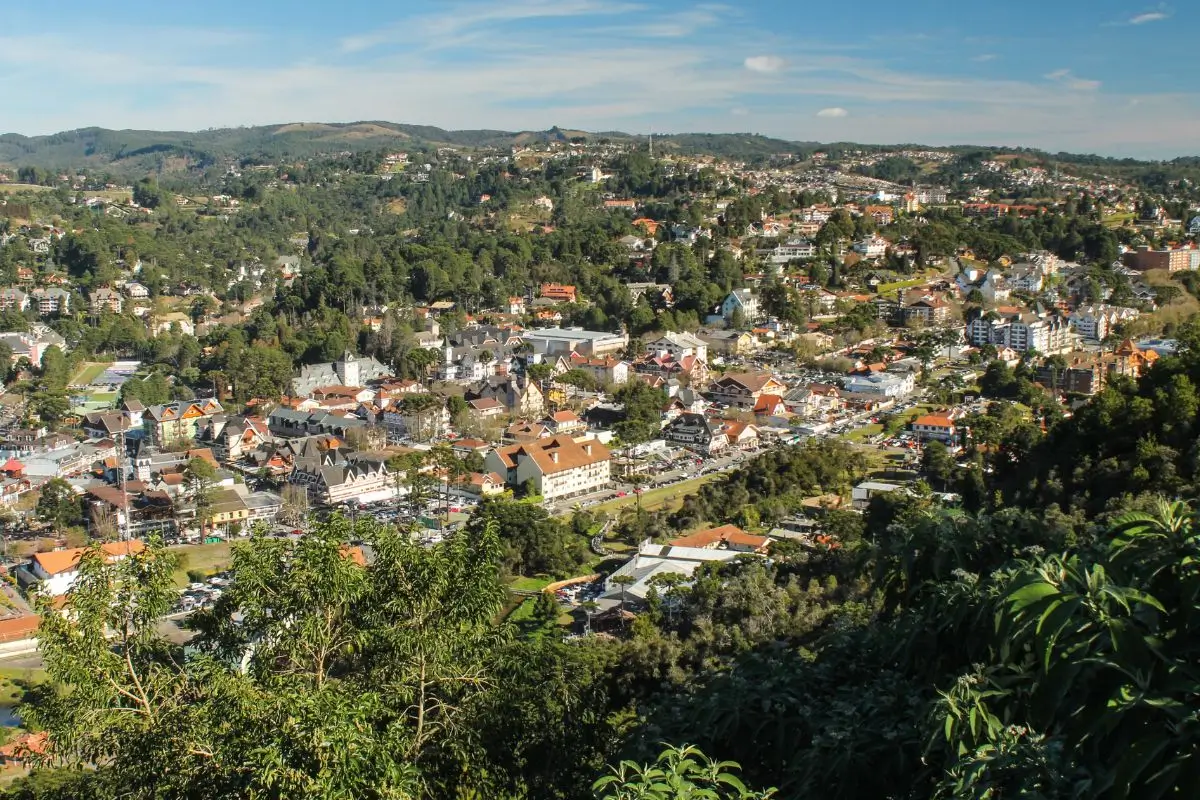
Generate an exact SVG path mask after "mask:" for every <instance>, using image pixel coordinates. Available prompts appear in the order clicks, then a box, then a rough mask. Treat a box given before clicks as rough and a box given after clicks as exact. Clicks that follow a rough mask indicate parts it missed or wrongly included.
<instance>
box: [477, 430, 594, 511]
mask: <svg viewBox="0 0 1200 800" xmlns="http://www.w3.org/2000/svg"><path fill="white" fill-rule="evenodd" d="M484 463H485V464H486V466H487V469H488V471H490V472H495V473H496V474H498V475H500V476H502V477H503V478H504V482H505V484H506V485H508V486H509V487H511V488H517V487H520V486H522V485H524V484H525V482H526V481H531V482H532V484H533V487H534V491H535V492H536V493H537V494H538V495H540V496H541V497H542V500H543V501H544V502H547V503H550V502H553V501H555V500H560V499H562V498H566V497H575V496H578V495H583V494H588V493H590V492H595V491H598V490H600V489H603V488H605V487H607V486H608V485H609V484H610V483H611V482H612V468H611V463H612V454H611V453H610V452H609V450H608V448H607V447H605V446H604V445H603V444H601V443H600V442H599V441H598V440H596V439H582V440H580V441H576V440H575V439H573V438H571V437H570V436H566V435H560V436H553V437H550V438H545V439H538V440H536V441H532V442H524V443H522V444H515V445H511V446H509V447H501V448H499V449H497V450H493V451H492V452H490V453H488V455H487V458H486V459H485V461H484Z"/></svg>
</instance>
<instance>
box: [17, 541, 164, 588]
mask: <svg viewBox="0 0 1200 800" xmlns="http://www.w3.org/2000/svg"><path fill="white" fill-rule="evenodd" d="M145 549H146V546H145V545H144V544H142V543H141V542H140V541H138V540H137V539H131V540H129V541H127V542H105V543H104V544H102V545H100V550H101V552H102V553H103V554H104V560H105V561H106V562H107V563H110V564H111V563H113V562H116V561H120V560H121V559H123V558H125V557H126V556H129V555H136V554H138V553H140V552H142V551H143V550H145ZM85 550H86V548H83V547H73V548H71V549H69V550H53V551H51V552H49V553H34V554H33V556H32V557H31V558H30V559H29V572H30V573H31V574H32V575H33V577H34V578H35V579H37V581H38V584H39V586H40V588H41V591H42V592H44V593H46V594H48V595H50V596H51V597H60V596H61V595H64V594H66V593H67V592H68V591H70V590H71V587H72V586H74V585H75V581H76V580H77V579H78V578H79V560H80V559H81V558H82V557H83V554H84V552H85Z"/></svg>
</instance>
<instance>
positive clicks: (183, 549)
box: [170, 542, 233, 586]
mask: <svg viewBox="0 0 1200 800" xmlns="http://www.w3.org/2000/svg"><path fill="white" fill-rule="evenodd" d="M170 549H171V552H172V553H175V554H176V555H177V556H179V567H178V569H176V570H175V575H174V578H175V585H176V586H187V585H188V577H187V574H188V572H189V571H191V570H199V571H200V572H203V573H205V574H206V575H212V574H213V573H216V572H221V571H222V570H224V569H228V568H229V565H230V564H231V563H232V561H233V556H232V553H233V543H232V542H217V543H216V544H186V545H180V546H178V547H172V548H170Z"/></svg>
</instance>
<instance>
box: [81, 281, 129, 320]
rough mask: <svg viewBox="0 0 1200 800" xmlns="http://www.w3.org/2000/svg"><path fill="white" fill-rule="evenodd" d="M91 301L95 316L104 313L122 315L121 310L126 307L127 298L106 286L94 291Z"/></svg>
mask: <svg viewBox="0 0 1200 800" xmlns="http://www.w3.org/2000/svg"><path fill="white" fill-rule="evenodd" d="M89 300H90V302H91V307H92V313H93V314H99V313H101V312H103V311H109V312H111V313H113V314H120V313H121V309H122V308H123V307H124V305H125V298H123V297H122V296H121V294H120V292H117V291H114V290H112V289H109V288H108V287H106V286H105V287H101V288H99V289H96V290H95V291H93V292H92V296H91V297H90V298H89Z"/></svg>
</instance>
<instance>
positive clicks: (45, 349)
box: [0, 130, 1200, 761]
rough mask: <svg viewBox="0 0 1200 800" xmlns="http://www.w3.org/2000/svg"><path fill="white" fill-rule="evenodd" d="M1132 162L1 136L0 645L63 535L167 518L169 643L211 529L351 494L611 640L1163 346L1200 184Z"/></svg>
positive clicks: (987, 493) (205, 567) (1189, 265)
mask: <svg viewBox="0 0 1200 800" xmlns="http://www.w3.org/2000/svg"><path fill="white" fill-rule="evenodd" d="M1142 177H1143V176H1142V175H1141V174H1140V173H1138V172H1136V171H1134V170H1131V169H1129V168H1127V167H1125V166H1119V165H1116V164H1115V163H1114V164H1112V165H1108V164H1105V163H1101V164H1100V165H1098V166H1094V167H1093V166H1088V167H1086V168H1085V167H1082V166H1080V165H1077V164H1072V163H1069V162H1062V161H1058V160H1055V159H1052V158H1050V157H1048V156H1040V155H1037V154H1032V153H1028V152H1022V153H1015V152H1011V153H1010V152H1004V151H999V150H996V151H988V150H984V149H982V148H979V149H969V148H956V149H951V148H922V149H913V148H886V147H858V146H836V147H834V146H830V147H827V148H819V147H817V146H813V147H811V148H808V149H806V150H803V149H793V150H790V151H786V152H777V153H770V154H767V155H762V154H752V155H748V156H745V157H738V156H731V155H727V154H726V155H718V154H714V153H705V152H690V151H689V150H688V149H686V148H683V147H680V146H678V145H674V146H673V145H672V143H671V141H670V139H669V138H668V137H660V138H659V139H657V140H646V139H643V138H640V137H627V138H619V137H615V136H613V137H608V136H595V135H567V134H566V133H564V132H561V131H557V130H554V131H550V132H547V133H545V134H543V135H541V136H539V137H526V138H525V139H524V140H523V141H521V142H516V143H512V144H510V145H508V146H501V145H499V144H487V145H478V146H471V147H468V146H451V145H446V144H443V143H431V144H428V145H422V146H414V147H410V148H407V149H398V148H396V147H395V146H391V147H378V148H374V149H369V150H368V149H359V150H353V151H351V150H345V151H338V152H330V153H320V154H314V155H306V156H289V157H287V158H280V159H277V160H268V159H264V158H253V159H251V158H246V159H242V160H235V159H227V160H225V161H220V160H215V161H213V162H211V163H206V164H198V165H193V166H192V167H191V168H189V169H187V170H184V171H182V172H177V173H170V172H167V171H160V173H159V174H156V175H154V176H152V177H141V178H137V179H136V180H132V181H129V182H123V178H122V176H120V175H119V174H117V173H115V172H111V171H106V170H105V169H104V168H97V167H87V168H79V169H76V170H72V171H67V172H56V171H48V170H44V169H39V168H34V167H30V166H22V167H19V168H11V169H5V168H3V167H2V166H0V198H3V201H2V202H0V283H2V284H3V285H2V286H0V327H2V331H0V365H6V369H5V374H4V376H3V377H4V393H3V394H2V395H0V450H3V453H2V454H0V457H2V459H3V464H2V465H0V472H2V473H3V477H2V480H0V503H2V504H3V505H2V508H0V514H2V515H3V518H2V520H0V524H2V525H3V562H4V569H5V570H6V573H7V575H8V576H10V578H11V580H10V582H9V583H8V584H6V585H5V586H4V587H3V593H4V598H5V602H4V603H3V604H2V606H3V607H2V609H0V615H2V617H3V618H0V659H3V658H4V656H5V655H6V654H9V655H10V657H11V658H14V659H17V660H18V663H28V664H36V663H40V657H39V656H38V655H36V654H35V653H34V649H35V644H33V641H34V640H33V637H34V636H35V634H36V632H37V630H38V626H39V623H38V616H37V614H38V612H37V608H38V607H39V603H40V602H41V601H42V599H44V598H47V597H48V598H51V599H52V602H55V603H59V604H65V603H66V602H67V598H69V597H70V596H71V595H72V593H73V592H74V591H75V590H76V587H77V586H79V582H80V577H81V575H85V574H86V572H87V566H86V564H87V558H86V557H85V556H86V554H88V553H97V552H98V553H99V554H100V555H101V557H102V560H103V561H105V562H107V563H108V564H109V565H110V566H111V565H117V564H120V563H121V562H123V561H126V560H129V559H131V558H141V557H144V554H145V553H147V552H150V550H151V549H152V548H159V547H166V548H167V552H170V553H172V554H173V557H174V558H176V559H177V560H178V564H179V566H178V567H177V569H176V570H175V573H174V576H173V582H174V587H173V589H172V591H173V593H174V595H173V600H172V604H171V607H170V609H169V612H170V613H169V614H167V615H164V617H163V620H162V626H163V628H164V630H168V634H169V636H171V637H173V638H174V639H175V640H176V641H177V642H179V643H183V642H185V641H187V640H188V639H189V637H190V636H191V635H192V631H191V629H190V628H189V622H188V617H189V615H192V614H194V613H196V612H212V610H213V609H214V608H223V606H221V604H220V603H221V599H222V597H223V596H230V593H231V591H232V590H231V588H230V587H231V586H236V576H235V575H234V574H233V572H231V570H232V568H233V565H234V561H235V558H236V556H235V555H234V554H235V553H236V552H237V551H236V549H235V548H236V547H249V546H251V544H252V543H253V542H255V541H257V540H260V539H274V540H278V541H279V542H281V543H287V545H288V546H299V545H300V543H302V542H304V541H305V540H306V539H308V538H309V537H310V536H319V535H324V534H322V533H314V531H317V532H320V531H327V530H329V529H330V526H337V525H343V524H345V525H349V528H347V529H346V530H348V531H349V535H348V536H347V537H346V541H345V542H344V543H343V546H344V551H343V554H344V556H345V557H346V558H347V559H348V560H351V561H353V562H354V563H355V564H358V565H359V566H361V567H366V566H368V565H372V564H373V563H375V560H376V559H377V558H378V554H377V552H376V546H375V544H374V543H373V542H372V541H371V540H370V537H369V536H366V537H364V536H363V535H361V534H360V533H358V532H359V531H360V530H364V529H363V528H361V527H360V526H361V524H363V523H364V522H365V523H368V524H373V525H377V526H380V527H379V529H388V530H397V531H401V532H403V534H404V536H406V537H408V538H410V539H411V541H412V542H413V543H415V544H417V545H418V546H420V547H421V548H424V549H427V550H436V549H437V548H439V547H443V546H446V545H447V544H448V543H452V542H454V541H457V540H461V539H464V538H471V539H477V538H479V537H481V536H482V533H481V532H482V531H483V530H484V529H485V528H486V526H488V525H491V526H493V527H495V528H496V529H497V530H498V531H499V536H500V540H501V542H502V544H503V547H504V554H503V556H502V558H501V569H502V574H503V580H504V585H505V587H506V591H507V592H508V593H509V597H510V602H509V603H508V605H507V607H506V608H505V610H504V614H503V615H502V617H503V618H506V619H509V620H510V621H511V622H512V623H513V624H516V625H521V626H524V627H523V628H522V629H523V630H536V632H537V636H544V635H551V636H553V637H554V638H555V639H557V640H559V641H568V642H569V641H577V640H587V639H593V638H597V637H609V638H611V637H615V638H617V639H628V640H631V641H634V642H636V641H638V637H639V636H645V635H646V634H645V633H644V629H641V628H639V625H645V624H647V621H649V620H651V619H655V620H658V619H660V618H661V617H662V615H663V614H664V613H670V609H671V608H674V607H675V606H674V605H670V604H668V611H667V612H664V611H663V607H664V606H663V603H664V599H663V598H664V596H668V597H672V596H674V595H673V594H672V593H678V592H679V591H681V589H680V588H679V587H688V586H696V587H699V586H704V585H707V584H706V581H709V580H711V578H712V576H714V575H718V574H721V573H719V569H720V568H722V567H737V566H738V565H743V564H747V563H753V562H756V561H757V562H759V566H758V567H757V569H774V568H775V567H773V566H769V565H775V564H780V563H782V564H787V563H789V562H792V563H795V562H796V561H797V560H802V561H803V563H807V564H817V563H819V564H826V563H827V562H826V561H824V560H823V559H837V558H840V557H841V556H840V555H839V554H840V553H846V552H849V551H851V550H853V549H855V548H859V547H864V546H865V545H864V544H863V542H865V541H866V539H867V538H868V537H869V536H877V535H879V533H878V532H879V531H886V530H888V525H889V524H891V523H892V522H893V521H895V520H898V519H908V517H906V516H905V515H906V514H912V513H916V512H915V511H914V510H913V509H918V508H919V509H921V512H922V513H929V514H932V513H935V512H936V510H941V511H942V512H945V513H956V510H958V509H964V508H965V509H967V510H969V511H971V512H972V513H974V512H979V511H980V510H981V509H984V508H987V507H989V504H991V503H993V502H994V497H997V496H999V495H1000V493H1002V492H1003V491H1018V490H1019V489H1018V488H1014V487H1015V486H1016V483H1015V482H1016V481H1018V480H1020V478H1021V477H1022V476H1019V475H1017V474H1016V473H1017V472H1019V468H1018V466H1017V465H1018V464H1019V463H1021V462H1020V459H1022V458H1025V457H1027V456H1028V455H1029V453H1030V452H1032V451H1033V450H1034V449H1035V446H1036V445H1037V443H1039V442H1043V441H1046V440H1047V437H1049V436H1051V435H1052V432H1053V431H1054V430H1055V428H1056V426H1058V425H1063V424H1066V422H1065V421H1068V420H1072V418H1073V417H1074V416H1075V415H1076V414H1077V413H1080V410H1081V409H1085V408H1089V407H1090V406H1089V405H1088V404H1089V401H1090V400H1091V399H1092V398H1094V397H1097V396H1107V395H1105V392H1106V390H1110V389H1111V390H1113V391H1117V390H1122V391H1123V390H1125V389H1123V388H1122V387H1126V388H1127V387H1129V386H1133V385H1135V384H1136V383H1137V381H1139V379H1142V378H1143V377H1146V376H1150V375H1151V374H1152V372H1153V370H1154V369H1155V365H1156V364H1158V363H1159V362H1164V363H1168V362H1173V360H1177V358H1178V356H1179V354H1181V353H1183V352H1184V351H1185V350H1186V349H1187V347H1188V346H1189V345H1188V340H1186V337H1185V334H1186V333H1187V330H1188V327H1187V326H1188V319H1189V317H1190V316H1191V315H1192V314H1194V313H1195V312H1196V311H1198V310H1200V299H1198V298H1200V277H1198V276H1200V245H1198V244H1197V240H1198V238H1200V210H1197V209H1198V208H1200V195H1198V194H1197V193H1196V189H1195V186H1196V184H1195V183H1192V182H1189V181H1188V180H1186V179H1180V180H1178V181H1177V182H1175V183H1172V184H1170V185H1169V186H1166V187H1163V186H1162V185H1161V182H1159V183H1156V184H1154V185H1150V183H1149V181H1147V180H1143V179H1142ZM1173 387H1174V388H1172V389H1170V390H1167V389H1163V390H1161V391H1162V392H1163V393H1164V394H1163V395H1162V396H1163V397H1167V396H1168V394H1170V392H1175V394H1170V397H1172V398H1174V397H1176V396H1177V395H1179V394H1186V392H1187V391H1190V389H1189V388H1188V387H1183V386H1180V385H1174V384H1173ZM1188 396H1191V397H1192V402H1193V403H1194V393H1193V395H1188ZM1162 402H1163V403H1166V402H1168V401H1167V400H1162ZM1171 402H1174V400H1172V401H1171ZM1179 402H1184V401H1183V400H1180V401H1179ZM1146 413H1149V412H1146ZM1114 424H1116V423H1114ZM1147 446H1149V445H1147ZM1091 467H1092V468H1094V469H1099V467H1098V466H1097V465H1096V464H1091ZM784 476H786V480H785V477H784ZM1026 477H1027V476H1026ZM1055 480H1060V478H1058V477H1056V478H1055ZM1010 481H1012V482H1013V483H1012V485H1010V484H1009V482H1010ZM1080 497H1083V494H1082V493H1081V494H1080ZM1081 502H1083V501H1082V500H1081ZM872 531H873V532H875V533H870V532H872ZM238 543H243V544H238ZM814 569H815V567H814ZM839 569H848V567H845V565H844V564H843V566H842V567H839ZM729 574H733V573H729ZM812 580H813V585H814V586H815V587H816V588H813V589H811V591H812V592H813V593H814V596H816V595H820V594H821V593H822V592H825V593H826V595H828V596H830V597H832V596H833V595H834V594H835V593H836V592H835V590H836V585H837V581H836V580H834V581H833V583H832V584H830V585H829V587H828V588H827V589H821V587H820V583H819V582H818V581H817V579H816V578H815V577H814V578H813V579H812ZM710 590H711V591H714V592H717V593H720V592H721V591H723V590H722V589H720V588H717V589H711V587H710ZM671 602H674V603H676V604H678V603H679V602H681V601H678V600H675V601H671ZM864 602H865V601H864ZM539 626H540V627H539ZM639 630H642V631H643V632H642V633H639V632H638V631H639ZM547 631H551V633H550V634H547ZM22 659H23V661H22ZM2 663H3V662H2V661H0V665H2ZM31 735H32V734H31ZM18 761H19V759H18Z"/></svg>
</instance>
